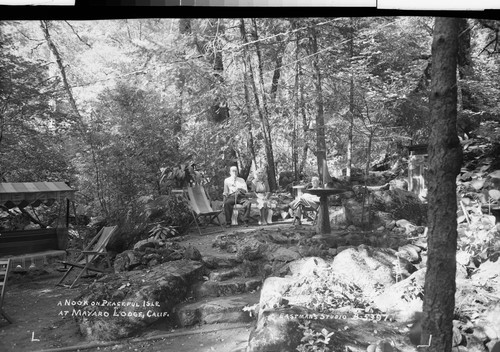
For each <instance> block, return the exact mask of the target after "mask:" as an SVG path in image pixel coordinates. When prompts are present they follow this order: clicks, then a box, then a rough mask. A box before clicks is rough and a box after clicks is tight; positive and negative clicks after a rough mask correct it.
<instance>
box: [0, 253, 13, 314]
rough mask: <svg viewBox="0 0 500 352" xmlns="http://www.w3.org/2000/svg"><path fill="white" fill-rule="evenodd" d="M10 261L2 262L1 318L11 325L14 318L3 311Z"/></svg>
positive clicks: (0, 274)
mask: <svg viewBox="0 0 500 352" xmlns="http://www.w3.org/2000/svg"><path fill="white" fill-rule="evenodd" d="M9 269H10V259H6V260H0V294H1V296H0V316H3V317H4V318H5V320H7V321H8V322H9V323H10V324H12V323H13V320H12V318H11V317H10V316H9V315H8V314H7V313H5V311H4V310H3V300H4V298H5V288H6V287H7V277H8V276H9Z"/></svg>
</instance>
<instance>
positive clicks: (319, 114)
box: [309, 24, 326, 180]
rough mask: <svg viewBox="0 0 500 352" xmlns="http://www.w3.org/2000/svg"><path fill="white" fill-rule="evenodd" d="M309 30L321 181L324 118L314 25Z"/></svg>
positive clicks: (317, 151) (321, 176)
mask: <svg viewBox="0 0 500 352" xmlns="http://www.w3.org/2000/svg"><path fill="white" fill-rule="evenodd" d="M309 30H310V38H309V39H310V46H311V55H313V59H312V63H313V80H314V87H315V88H316V159H317V160H318V174H319V175H320V180H322V179H323V163H324V162H326V140H325V117H324V110H323V109H324V108H323V91H322V87H321V71H320V68H319V57H318V55H317V53H318V35H317V32H316V27H315V26H314V24H313V25H312V26H311V27H310V28H309Z"/></svg>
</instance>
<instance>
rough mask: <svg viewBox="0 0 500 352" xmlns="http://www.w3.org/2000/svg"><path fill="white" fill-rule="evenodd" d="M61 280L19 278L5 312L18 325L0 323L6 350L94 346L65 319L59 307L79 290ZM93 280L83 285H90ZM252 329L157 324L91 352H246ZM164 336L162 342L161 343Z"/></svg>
mask: <svg viewBox="0 0 500 352" xmlns="http://www.w3.org/2000/svg"><path fill="white" fill-rule="evenodd" d="M57 280H58V274H57V271H54V272H53V273H52V274H51V275H46V276H41V277H39V278H37V279H34V280H33V279H30V278H29V277H24V278H15V277H14V279H13V280H12V281H13V282H11V284H10V285H9V287H8V290H7V293H6V297H5V310H6V311H7V312H8V314H9V315H10V316H11V317H12V318H13V319H14V324H8V323H7V321H5V320H3V319H2V320H0V351H1V352H25V351H26V352H35V351H43V350H53V349H61V348H63V347H70V346H82V345H89V343H88V342H86V341H85V339H84V338H83V337H82V336H81V334H80V332H79V328H78V325H77V324H76V322H75V321H74V320H73V319H72V318H71V317H64V316H61V315H60V312H61V306H58V303H59V302H61V301H62V302H64V300H66V299H69V300H71V299H73V298H74V297H75V296H76V295H77V294H78V288H76V289H73V290H70V289H68V288H64V287H58V286H55V283H56V282H57ZM89 280H90V279H87V282H85V281H84V282H82V283H83V284H86V283H88V282H90V281H89ZM250 328H251V326H250V325H248V324H246V325H243V324H218V325H207V326H201V327H193V328H189V329H173V328H172V327H170V326H166V325H164V326H162V325H157V326H153V327H151V328H150V329H148V330H147V331H146V332H144V333H143V334H142V335H141V336H139V337H136V338H134V339H129V340H124V341H120V342H119V343H117V344H113V345H112V346H107V347H106V346H102V347H99V348H90V349H87V348H86V349H85V350H86V351H91V352H94V351H114V352H119V351H144V352H146V351H148V352H149V351H151V352H155V351H158V352H159V351H178V352H184V351H202V352H204V351H220V352H236V351H241V352H243V351H244V350H245V348H246V345H247V341H248V336H249V333H250ZM158 336H161V337H162V338H160V339H158V338H157V337H158ZM65 350H69V349H65ZM75 351H76V349H75Z"/></svg>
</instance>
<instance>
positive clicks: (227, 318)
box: [173, 292, 260, 327]
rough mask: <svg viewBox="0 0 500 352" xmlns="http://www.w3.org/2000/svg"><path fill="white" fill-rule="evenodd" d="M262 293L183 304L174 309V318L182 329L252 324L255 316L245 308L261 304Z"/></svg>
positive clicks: (206, 299)
mask: <svg viewBox="0 0 500 352" xmlns="http://www.w3.org/2000/svg"><path fill="white" fill-rule="evenodd" d="M259 298H260V292H254V293H245V294H240V295H234V296H228V297H216V298H213V297H210V298H205V299H203V300H200V301H197V302H191V303H182V304H180V305H178V306H176V307H175V308H174V309H173V316H174V317H175V319H176V321H177V323H178V324H179V326H181V327H185V326H191V325H195V324H215V323H237V322H250V321H252V320H254V319H256V316H255V314H251V313H250V312H249V311H244V310H243V308H245V307H250V306H254V305H255V304H258V303H259Z"/></svg>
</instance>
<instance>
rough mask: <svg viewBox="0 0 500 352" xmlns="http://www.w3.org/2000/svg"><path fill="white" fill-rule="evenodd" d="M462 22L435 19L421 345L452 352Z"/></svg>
mask: <svg viewBox="0 0 500 352" xmlns="http://www.w3.org/2000/svg"><path fill="white" fill-rule="evenodd" d="M458 27H459V20H458V19H456V18H436V22H435V27H434V38H433V43H432V80H431V94H430V98H429V101H430V108H431V131H432V132H431V136H430V145H429V212H428V223H429V235H428V259H427V272H426V276H425V287H424V318H423V323H422V335H421V340H420V342H421V344H423V345H428V344H429V336H430V335H432V339H431V341H432V342H431V344H430V347H429V349H428V351H430V352H450V351H451V349H452V336H453V335H452V326H453V324H452V321H453V313H454V308H455V290H456V284H455V272H456V250H457V200H456V177H457V175H458V173H459V171H460V165H461V153H462V150H461V147H460V143H459V140H458V136H457V130H456V120H457V88H456V83H457V79H456V72H457V46H458Z"/></svg>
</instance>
